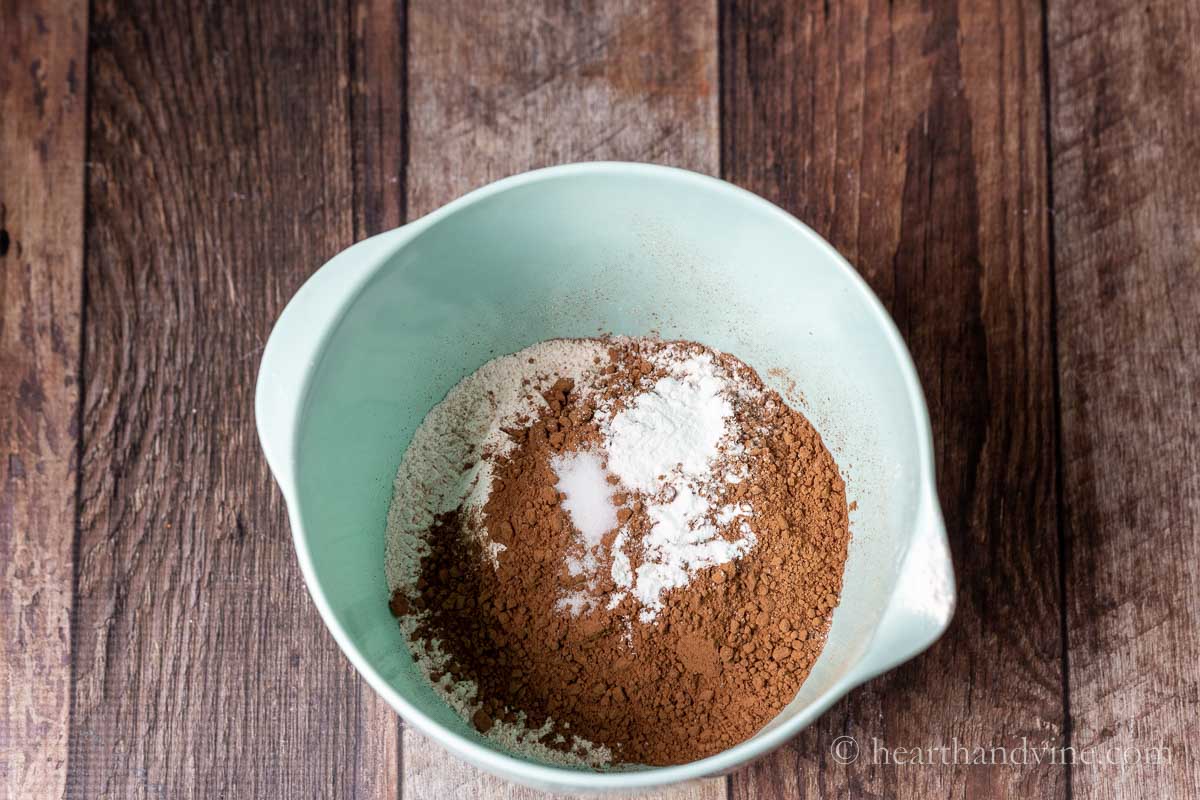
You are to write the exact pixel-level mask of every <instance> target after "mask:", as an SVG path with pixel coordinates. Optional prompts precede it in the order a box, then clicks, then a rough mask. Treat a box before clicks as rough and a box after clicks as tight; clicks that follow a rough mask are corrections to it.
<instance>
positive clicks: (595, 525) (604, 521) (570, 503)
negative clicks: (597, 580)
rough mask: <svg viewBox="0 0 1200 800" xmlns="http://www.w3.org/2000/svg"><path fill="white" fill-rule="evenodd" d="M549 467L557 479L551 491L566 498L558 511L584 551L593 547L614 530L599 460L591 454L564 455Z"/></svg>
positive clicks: (609, 494) (607, 486)
mask: <svg viewBox="0 0 1200 800" xmlns="http://www.w3.org/2000/svg"><path fill="white" fill-rule="evenodd" d="M550 467H551V468H552V469H553V470H554V474H556V475H557V476H558V483H557V484H556V487H555V488H557V489H558V491H560V492H562V493H563V494H565V495H566V499H565V500H563V501H562V507H563V508H564V509H566V512H567V513H568V514H569V515H570V516H571V522H572V523H573V524H574V525H575V528H576V529H577V530H578V531H579V532H580V533H581V534H582V535H583V542H582V544H583V546H584V548H585V550H590V549H591V548H593V547H596V546H597V545H599V544H600V540H601V539H602V538H604V534H606V533H608V532H609V531H611V530H612V529H613V528H615V527H617V509H616V507H615V506H613V503H612V494H613V487H612V485H611V484H610V483H608V481H607V480H605V475H604V464H603V462H602V461H601V459H600V456H598V455H597V454H595V453H591V452H582V453H567V454H565V455H560V456H555V457H554V458H553V459H551V461H550Z"/></svg>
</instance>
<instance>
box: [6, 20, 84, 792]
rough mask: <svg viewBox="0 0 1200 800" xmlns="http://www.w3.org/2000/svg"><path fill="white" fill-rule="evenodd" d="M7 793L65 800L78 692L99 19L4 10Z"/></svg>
mask: <svg viewBox="0 0 1200 800" xmlns="http://www.w3.org/2000/svg"><path fill="white" fill-rule="evenodd" d="M0 20H3V23H0V586H2V589H0V698H2V700H0V702H2V703H3V707H2V709H0V714H2V715H3V716H2V717H0V787H2V788H0V794H2V795H4V796H5V797H14V798H16V797H46V798H52V797H60V796H62V793H63V787H64V783H65V776H66V761H67V730H68V722H69V717H70V703H69V699H70V691H69V687H70V681H71V661H70V652H71V650H70V648H71V631H70V610H71V582H72V569H71V564H72V560H73V553H72V546H73V540H74V531H75V513H76V497H77V485H78V480H77V472H76V467H77V463H78V433H79V426H78V414H79V361H80V345H79V342H80V338H79V337H80V310H81V308H82V288H83V196H84V195H83V180H84V178H83V173H84V166H83V163H84V133H85V125H84V116H85V109H86V103H85V97H84V94H85V79H86V77H87V14H86V4H85V3H82V2H68V3H51V2H25V1H24V0H22V1H20V2H18V1H17V0H4V2H2V3H0Z"/></svg>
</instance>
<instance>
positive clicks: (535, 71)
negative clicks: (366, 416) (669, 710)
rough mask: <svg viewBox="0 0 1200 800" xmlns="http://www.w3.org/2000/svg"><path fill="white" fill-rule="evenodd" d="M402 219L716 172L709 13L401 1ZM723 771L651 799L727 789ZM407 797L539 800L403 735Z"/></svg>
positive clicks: (629, 3) (532, 1)
mask: <svg viewBox="0 0 1200 800" xmlns="http://www.w3.org/2000/svg"><path fill="white" fill-rule="evenodd" d="M408 22H409V42H410V51H409V58H408V64H409V76H410V82H409V86H410V91H409V109H410V118H411V126H410V130H409V156H408V167H407V170H408V172H407V175H408V182H407V197H408V208H409V213H410V217H417V216H420V215H423V214H425V213H428V212H429V211H431V210H433V209H435V208H437V207H438V206H440V205H442V204H443V203H445V202H447V201H449V200H452V199H454V198H455V197H457V196H459V195H461V194H463V193H464V192H466V191H468V190H470V189H473V188H475V187H478V186H482V185H483V184H485V183H488V182H489V181H492V180H495V179H497V178H500V177H503V176H505V175H511V174H513V173H517V172H521V171H524V170H528V169H532V168H535V167H540V166H546V165H549V164H557V163H562V162H569V161H582V160H592V159H627V160H633V161H657V162H660V163H667V164H673V165H677V166H684V167H688V168H690V169H694V170H698V171H701V172H708V173H712V174H715V173H716V172H717V171H718V169H719V146H718V123H717V56H716V38H717V35H716V30H717V20H716V9H715V7H711V6H707V5H706V6H702V7H699V8H697V7H694V6H693V7H690V8H687V9H683V8H679V7H678V4H675V3H671V2H667V1H666V0H653V1H652V2H634V0H617V1H616V2H607V3H598V4H594V5H593V4H586V5H585V6H584V7H579V6H576V5H574V4H572V5H570V6H569V7H568V6H564V5H563V4H560V3H554V2H546V1H545V0H543V1H542V2H539V1H538V0H521V2H501V0H486V2H484V3H482V4H470V5H458V4H452V3H444V2H438V1H437V0H414V1H413V2H412V3H411V4H410V7H409V17H408ZM724 788H725V784H724V781H723V780H721V779H717V780H715V781H708V782H706V783H702V784H697V785H693V786H687V787H682V788H681V789H678V790H674V791H671V792H668V793H666V794H665V795H664V794H655V795H652V796H653V797H671V798H696V799H697V800H699V799H700V798H706V799H707V798H714V799H715V798H719V797H724V793H725V792H724ZM402 795H403V797H405V798H406V800H413V799H415V798H430V800H444V799H445V798H451V797H462V798H468V797H469V798H501V797H503V798H526V797H541V796H543V795H540V794H538V793H535V792H531V791H528V790H525V789H522V788H520V787H516V786H514V785H511V784H507V783H505V782H503V781H500V780H498V779H495V778H492V777H490V776H488V775H485V774H483V773H481V772H479V771H477V770H474V769H472V768H470V767H467V766H465V765H463V764H461V763H459V762H458V761H457V760H455V759H453V758H452V757H451V756H449V755H447V754H446V753H445V752H444V751H443V750H442V749H441V748H440V747H438V746H437V745H435V744H433V743H431V742H429V741H427V740H426V739H425V738H424V737H422V736H421V735H420V734H417V733H414V732H408V731H406V732H405V737H404V790H403V793H402Z"/></svg>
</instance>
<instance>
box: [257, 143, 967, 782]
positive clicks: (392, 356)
mask: <svg viewBox="0 0 1200 800" xmlns="http://www.w3.org/2000/svg"><path fill="white" fill-rule="evenodd" d="M602 332H607V333H615V334H629V335H642V334H651V333H655V334H659V335H661V336H663V337H664V338H683V339H692V340H696V341H699V342H703V343H705V344H708V345H711V346H713V347H716V348H717V349H719V350H724V351H727V352H730V353H733V354H734V355H736V356H738V357H739V358H741V359H743V360H744V361H746V362H747V363H749V364H750V365H751V366H753V367H755V368H756V369H757V370H758V371H759V373H760V374H761V375H762V377H763V378H764V380H765V381H766V382H767V383H768V384H770V385H772V386H773V387H774V388H776V389H779V390H780V391H781V393H783V394H784V396H785V397H789V398H790V399H791V401H792V402H793V404H795V405H796V406H797V407H798V408H799V409H800V410H801V411H803V413H804V414H805V415H807V416H808V418H809V419H810V420H811V421H812V422H813V424H814V425H815V426H816V427H817V429H818V430H819V431H820V433H821V435H822V436H823V437H824V439H825V442H826V444H827V445H828V447H829V448H830V450H831V452H832V453H833V454H834V457H835V458H836V459H837V462H838V464H839V465H840V467H841V469H842V472H843V476H844V477H845V480H846V486H847V495H848V500H849V501H850V502H851V503H852V504H854V505H853V506H852V508H854V510H853V511H852V512H851V516H850V529H851V533H852V535H853V541H852V544H851V547H850V553H849V558H848V561H847V563H846V572H845V589H844V591H843V594H842V598H841V603H840V605H838V607H837V610H836V611H835V613H834V616H833V624H832V628H831V630H830V633H829V639H828V642H827V644H826V645H825V649H824V652H823V653H822V654H821V657H820V659H819V660H818V661H817V663H816V665H815V667H814V668H813V670H812V673H811V674H810V675H809V677H808V680H807V681H806V682H805V683H804V685H803V687H802V688H801V690H800V692H799V694H797V695H796V698H795V699H794V700H793V701H792V702H791V704H790V705H788V706H787V707H786V708H785V709H784V710H783V711H782V712H781V713H780V714H779V716H778V717H776V718H775V719H774V720H773V721H772V722H771V723H770V724H768V725H767V726H766V727H765V728H763V730H761V731H760V732H759V733H758V734H757V735H755V736H754V737H753V738H751V739H749V740H747V741H745V742H742V743H741V744H739V745H737V746H736V747H732V748H730V749H728V750H726V751H724V752H721V753H719V754H717V755H714V756H712V757H710V758H706V759H703V760H700V761H695V762H692V763H689V764H684V765H679V766H672V767H660V768H646V769H637V770H631V771H620V772H603V773H598V772H589V771H584V770H576V769H570V768H564V767H556V766H549V765H545V764H539V763H535V762H533V761H529V760H525V759H522V758H518V757H514V756H512V755H510V754H508V753H505V752H503V751H502V750H500V749H498V748H496V747H494V746H493V745H492V744H491V743H490V742H489V741H488V740H486V739H485V738H483V737H482V736H480V735H479V734H477V733H476V732H475V731H474V729H473V728H472V727H471V726H470V725H468V724H467V723H465V722H464V721H463V720H462V719H460V718H459V717H458V716H457V715H456V714H455V713H453V712H452V711H451V710H450V708H449V707H448V706H447V705H446V704H445V703H443V702H442V701H441V700H440V699H439V698H438V697H437V696H436V695H435V694H434V692H433V691H432V690H431V689H430V688H429V687H428V686H427V685H426V684H425V683H424V682H423V681H422V680H421V677H420V675H419V673H418V672H417V670H416V668H415V667H414V665H413V663H412V660H411V658H410V657H409V655H408V651H407V649H406V648H405V645H404V642H403V641H402V639H401V636H400V630H399V628H398V627H397V625H396V622H395V621H394V620H393V618H392V616H391V614H390V613H389V612H388V606H387V600H388V592H387V584H386V581H385V579H384V568H383V562H384V559H383V555H384V529H385V520H386V517H387V509H388V504H389V502H390V500H391V493H392V479H393V476H394V475H395V473H396V468H397V466H398V465H399V462H400V457H401V455H402V454H403V452H404V448H405V446H406V445H407V443H408V441H409V439H410V438H411V436H412V434H413V431H414V429H415V428H416V427H417V425H418V424H419V423H420V422H421V420H422V418H423V417H424V416H425V414H426V412H428V411H429V409H430V408H431V407H432V406H433V405H435V404H436V403H437V402H438V401H439V400H440V399H441V398H442V397H443V396H444V395H445V394H446V392H447V390H449V389H450V388H451V387H452V386H453V385H454V384H455V383H456V382H457V381H459V380H460V379H461V378H463V377H464V376H466V375H468V374H470V373H471V372H472V371H474V370H475V369H476V368H478V367H479V366H480V365H481V364H483V363H484V362H486V361H488V360H489V359H491V358H493V357H495V356H498V355H502V354H506V353H512V352H515V351H517V350H520V349H521V348H523V347H526V346H527V345H530V344H533V343H535V342H538V341H541V340H543V339H549V338H555V337H581V336H594V335H596V334H598V333H602ZM255 414H256V417H257V422H258V431H259V437H260V439H261V441H262V447H263V450H264V452H265V453H266V458H267V461H268V463H269V464H270V467H271V471H272V472H273V473H274V475H275V479H276V480H277V481H278V483H279V487H280V489H281V490H282V492H283V496H284V498H285V500H286V502H287V507H288V512H289V518H290V521H291V527H292V533H293V537H294V539H295V544H296V554H297V556H298V558H299V561H300V568H301V570H302V571H303V573H304V579H305V581H306V582H307V584H308V589H309V592H311V594H312V598H313V602H314V603H316V605H317V608H318V609H319V610H320V612H321V616H322V617H323V618H324V620H325V624H326V625H328V627H329V630H330V632H331V633H332V634H333V637H334V639H336V640H337V643H338V645H339V646H340V647H341V648H342V650H343V651H344V652H345V653H346V656H347V657H348V658H349V659H350V661H351V662H352V663H353V664H354V666H355V668H357V669H358V671H359V672H360V673H362V675H363V677H364V678H365V679H366V681H367V682H368V683H369V684H370V685H371V686H372V687H373V688H374V689H375V691H377V692H378V693H379V694H380V695H382V696H383V697H384V699H386V700H387V702H388V703H389V704H391V706H392V707H393V708H395V709H396V711H398V712H399V713H400V714H401V715H402V716H403V717H404V719H405V720H406V722H407V723H408V725H410V726H411V727H412V728H415V729H417V730H419V731H421V732H422V733H424V734H425V735H426V736H429V737H431V738H432V739H434V740H436V741H437V742H440V743H441V744H442V745H443V746H444V747H445V748H446V749H447V750H449V751H450V752H452V753H454V754H455V755H457V756H459V757H461V758H463V759H465V760H466V761H468V762H470V763H472V764H474V765H476V766H478V767H481V768H483V769H485V770H488V771H490V772H493V773H495V774H497V775H501V776H504V777H506V778H510V779H513V780H517V781H520V782H523V783H526V784H529V785H533V786H536V787H540V788H544V789H553V790H571V791H587V792H594V791H603V790H610V789H634V788H641V787H649V786H656V785H662V784H667V783H672V782H676V781H682V780H688V779H692V778H697V777H701V776H705V775H711V774H714V773H719V772H722V771H727V770H729V769H731V768H733V767H735V766H737V765H739V764H742V763H744V762H746V761H749V760H751V759H753V758H755V757H757V756H760V755H762V754H764V753H766V752H768V751H770V750H771V749H773V748H774V747H776V746H778V745H780V744H782V743H783V742H784V741H786V740H787V739H789V738H790V737H792V736H794V735H795V734H796V733H797V732H798V731H799V730H800V729H801V728H803V727H804V726H805V725H808V724H809V723H810V722H812V721H813V719H815V718H816V717H817V716H818V715H819V714H820V713H821V712H822V711H824V710H825V709H826V708H828V707H829V706H830V705H831V704H832V703H833V702H834V701H836V700H837V699H838V698H839V697H841V696H842V695H844V694H845V693H846V692H848V691H850V689H852V688H853V687H854V686H856V685H857V684H859V683H862V682H863V681H865V680H867V679H868V678H870V677H872V676H874V675H877V674H878V673H880V672H882V671H884V670H886V669H889V668H890V667H893V666H895V665H896V664H899V663H900V662H902V661H905V660H907V659H909V658H911V657H913V656H914V655H916V654H917V653H919V652H920V651H921V650H923V649H925V648H926V647H928V646H929V645H930V644H931V643H932V642H933V641H934V640H935V639H937V637H938V636H939V635H941V633H942V631H943V630H944V629H945V628H946V625H947V624H948V623H949V620H950V616H951V614H952V613H953V608H954V579H953V572H952V567H951V563H950V558H949V552H948V549H947V546H946V534H945V529H944V526H943V523H942V515H941V511H940V509H939V507H938V500H937V494H936V490H935V485H934V473H933V459H932V455H931V439H930V432H929V418H928V413H927V411H926V408H925V403H924V399H923V397H922V395H921V388H920V385H919V383H918V381H917V376H916V373H915V371H914V369H913V365H912V361H911V359H910V357H909V355H908V351H907V350H906V349H905V347H904V344H903V342H902V341H901V339H900V336H899V334H898V333H897V331H896V328H895V326H894V325H893V324H892V322H891V320H890V319H889V317H888V315H887V313H886V312H885V311H884V309H883V307H882V306H881V305H880V303H879V301H878V300H877V299H876V298H875V296H874V295H873V294H872V293H871V291H870V290H869V289H868V288H867V286H866V284H865V283H864V282H863V281H862V280H861V279H860V278H859V276H858V274H857V273H855V271H854V270H853V269H852V268H851V267H850V266H849V265H848V264H847V263H846V262H845V260H843V259H842V258H841V257H840V256H839V255H838V254H837V252H836V251H834V250H833V248H832V247H830V246H829V245H828V244H827V243H826V242H825V241H824V240H822V239H821V238H820V237H819V236H817V235H816V234H815V233H813V231H811V230H810V229H809V228H807V227H805V226H804V225H802V224H801V223H799V222H797V221H796V220H795V219H794V218H792V217H791V216H789V215H788V214H786V213H785V212H783V211H782V210H780V209H779V208H777V207H775V206H773V205H771V204H770V203H768V202H767V201H765V200H763V199H761V198H759V197H756V196H755V195H753V194H750V193H749V192H746V191H743V190H741V189H738V188H736V187H734V186H731V185H730V184H727V183H724V182H722V181H719V180H716V179H713V178H709V177H705V176H702V175H697V174H694V173H690V172H685V171H682V170H676V169H670V168H666V167H658V166H650V165H645V164H621V163H591V164H572V165H567V166H561V167H554V168H551V169H544V170H539V171H536V172H529V173H526V174H523V175H518V176H515V177H512V178H508V179H506V180H502V181H499V182H497V183H494V184H491V185H490V186H487V187H484V188H482V189H479V190H478V191H475V192H472V193H471V194H469V195H467V196H465V197H462V198H460V199H458V200H456V201H454V202H452V203H450V204H449V205H447V206H444V207H443V208H441V209H439V210H437V211H435V212H433V213H432V214H430V215H428V216H426V217H424V218H422V219H419V220H417V221H415V222H412V223H410V224H408V225H405V226H404V227H402V228H399V229H397V230H394V231H391V232H389V233H384V234H381V235H379V236H375V237H373V238H371V239H367V240H365V241H362V242H359V243H358V244H356V245H354V246H352V247H350V248H348V249H347V250H345V251H343V252H342V253H340V254H338V255H337V256H336V257H334V258H333V259H332V260H331V261H329V263H327V264H326V265H325V266H323V267H322V268H321V269H320V270H318V271H317V272H316V274H314V275H313V276H312V278H311V279H309V281H308V282H307V283H306V284H305V285H304V286H303V287H302V288H301V289H300V291H299V292H297V293H296V296H295V297H294V298H293V299H292V300H291V302H290V303H289V304H288V306H287V308H286V309H284V311H283V314H282V315H281V316H280V318H279V321H278V323H277V324H276V325H275V329H274V331H273V332H272V333H271V337H270V340H269V341H268V343H267V347H266V350H265V352H264V353H263V359H262V366H261V368H260V372H259V377H258V387H257V396H256V398H255Z"/></svg>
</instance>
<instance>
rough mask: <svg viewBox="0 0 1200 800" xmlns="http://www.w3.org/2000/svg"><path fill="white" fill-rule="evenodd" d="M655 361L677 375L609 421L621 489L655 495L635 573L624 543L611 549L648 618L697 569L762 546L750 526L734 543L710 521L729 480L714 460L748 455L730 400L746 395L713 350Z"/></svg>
mask: <svg viewBox="0 0 1200 800" xmlns="http://www.w3.org/2000/svg"><path fill="white" fill-rule="evenodd" d="M650 360H651V361H652V362H657V365H658V366H660V367H664V368H666V369H667V370H668V371H669V373H670V374H669V375H668V376H667V377H664V378H661V379H659V380H658V381H657V382H656V383H655V384H654V387H653V388H652V389H651V390H650V391H649V392H646V393H645V394H642V395H640V396H639V397H638V398H637V399H636V400H635V401H634V402H633V403H632V404H631V405H630V406H629V407H628V408H626V409H625V410H624V411H621V412H620V413H618V414H617V415H615V416H613V417H611V418H609V419H602V421H601V429H602V430H603V431H604V434H605V438H606V440H607V445H608V446H607V450H608V469H609V471H610V472H612V473H613V474H614V475H616V476H617V477H618V478H619V479H620V481H621V484H622V485H623V486H625V487H627V488H629V489H634V490H636V491H640V492H644V493H646V494H647V495H648V496H649V497H650V498H652V499H651V500H650V501H649V502H648V503H647V505H646V512H647V514H648V516H649V517H650V520H651V523H652V527H651V530H650V533H649V535H648V536H646V537H645V538H644V539H643V540H642V557H643V560H642V564H641V565H640V566H639V567H638V568H637V571H636V573H632V574H631V572H630V567H629V560H628V557H627V556H626V555H625V553H624V551H623V550H622V548H623V546H624V544H625V542H626V541H627V539H626V538H624V537H623V538H620V539H618V540H617V541H616V542H614V545H613V553H612V578H613V581H614V582H615V583H616V584H617V585H618V586H620V587H623V588H626V589H629V590H630V591H632V592H633V595H634V597H636V598H637V600H638V601H639V603H641V605H642V610H641V612H640V614H639V618H640V619H641V621H642V622H649V621H651V620H653V619H654V617H655V616H657V614H658V612H659V611H661V610H662V595H663V593H664V592H666V591H667V590H669V589H673V588H675V587H679V586H686V585H687V584H688V582H689V581H690V580H691V578H692V576H693V575H694V574H695V573H696V572H697V571H698V570H701V569H704V568H706V567H712V566H716V565H719V564H724V563H726V562H728V561H732V560H733V559H735V558H737V557H739V556H741V555H744V554H745V553H746V552H748V551H749V550H750V548H751V547H753V546H754V542H755V538H754V534H753V533H752V532H750V530H749V528H748V526H746V528H745V530H742V531H740V532H741V533H742V536H741V537H740V538H738V539H736V540H734V541H732V542H731V541H728V540H726V539H724V538H723V537H722V536H721V534H720V531H719V530H718V528H717V526H716V525H714V524H713V523H711V522H709V520H708V518H709V516H710V515H711V514H712V512H713V506H712V503H711V502H710V498H712V497H714V496H715V495H716V494H717V493H718V491H719V489H720V488H721V483H722V480H718V479H715V478H714V476H713V467H714V466H715V462H716V461H717V460H718V459H724V460H729V459H733V458H736V457H737V456H738V455H740V454H741V452H742V447H741V445H740V444H739V443H738V439H739V436H738V433H739V432H738V431H736V430H735V429H734V425H733V422H732V416H733V407H732V405H731V403H730V400H729V397H728V395H729V394H731V393H733V392H735V391H737V389H738V387H737V386H736V385H735V384H734V383H733V382H731V380H730V378H731V377H732V376H728V375H725V374H724V372H725V371H724V370H723V369H721V368H720V367H719V365H718V364H717V363H716V362H714V361H713V359H712V357H711V356H709V355H708V354H707V353H705V354H701V355H693V356H691V357H689V358H687V359H685V360H678V359H677V358H674V357H672V354H671V352H670V351H669V350H668V351H667V353H665V354H659V355H657V356H655V357H652V358H651V359H650ZM742 388H743V390H744V387H742ZM742 513H748V510H743V509H740V508H738V507H736V506H732V505H726V506H723V507H721V508H720V509H719V510H718V511H717V515H716V519H717V522H718V524H728V523H729V522H732V521H733V519H734V518H735V517H736V516H738V515H739V514H742Z"/></svg>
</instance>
